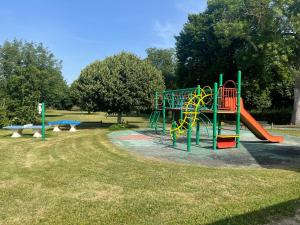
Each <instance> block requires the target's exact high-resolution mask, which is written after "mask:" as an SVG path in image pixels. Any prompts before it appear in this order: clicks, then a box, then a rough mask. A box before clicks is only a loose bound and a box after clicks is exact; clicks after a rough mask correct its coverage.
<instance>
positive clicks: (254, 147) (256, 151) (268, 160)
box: [136, 129, 300, 172]
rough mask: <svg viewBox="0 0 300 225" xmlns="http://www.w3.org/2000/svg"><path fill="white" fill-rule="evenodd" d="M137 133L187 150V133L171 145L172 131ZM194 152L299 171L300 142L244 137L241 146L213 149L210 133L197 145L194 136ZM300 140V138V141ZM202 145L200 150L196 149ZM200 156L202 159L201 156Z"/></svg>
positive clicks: (226, 162) (229, 162)
mask: <svg viewBox="0 0 300 225" xmlns="http://www.w3.org/2000/svg"><path fill="white" fill-rule="evenodd" d="M136 132H137V133H140V134H143V135H146V136H149V137H152V138H153V139H154V141H155V142H156V143H159V144H161V145H163V146H165V147H169V148H173V149H174V150H180V151H186V148H182V146H184V145H185V144H186V141H187V140H186V137H182V138H178V139H177V141H176V142H177V144H178V145H181V148H179V147H173V146H172V139H171V136H170V134H166V136H162V135H161V133H160V132H158V133H156V132H155V131H154V130H151V129H149V130H137V131H136ZM191 142H192V145H191V146H192V148H193V149H192V152H191V153H192V154H194V153H195V154H202V153H201V150H202V151H203V150H205V151H210V154H208V155H207V157H210V158H211V159H212V160H214V159H216V160H218V161H219V162H222V163H224V165H231V166H233V167H235V166H252V167H253V166H260V167H263V168H267V169H274V168H276V169H285V170H291V171H295V172H300V145H299V146H297V145H289V144H288V142H287V143H286V144H276V143H269V142H264V141H258V140H253V141H242V142H241V147H240V148H239V149H237V148H233V149H218V150H216V151H214V150H213V149H212V138H211V137H207V136H202V137H201V140H200V142H201V144H200V146H198V145H196V144H195V142H196V138H195V137H194V136H193V137H192V140H191ZM299 143H300V141H299ZM197 147H199V150H198V149H197ZM199 160H200V159H199Z"/></svg>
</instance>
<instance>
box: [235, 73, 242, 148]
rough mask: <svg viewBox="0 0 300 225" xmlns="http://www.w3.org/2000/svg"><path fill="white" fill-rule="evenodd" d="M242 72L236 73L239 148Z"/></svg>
mask: <svg viewBox="0 0 300 225" xmlns="http://www.w3.org/2000/svg"><path fill="white" fill-rule="evenodd" d="M241 82H242V71H240V70H239V71H238V77H237V87H238V89H237V107H236V135H237V138H236V147H237V148H238V147H240V129H241V89H242V83H241Z"/></svg>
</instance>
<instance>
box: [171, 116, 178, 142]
mask: <svg viewBox="0 0 300 225" xmlns="http://www.w3.org/2000/svg"><path fill="white" fill-rule="evenodd" d="M176 126H177V124H176V122H175V121H174V120H173V122H172V130H173V133H172V139H173V147H176V138H177V137H176V131H174V129H175V128H176Z"/></svg>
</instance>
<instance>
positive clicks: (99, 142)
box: [0, 111, 300, 225]
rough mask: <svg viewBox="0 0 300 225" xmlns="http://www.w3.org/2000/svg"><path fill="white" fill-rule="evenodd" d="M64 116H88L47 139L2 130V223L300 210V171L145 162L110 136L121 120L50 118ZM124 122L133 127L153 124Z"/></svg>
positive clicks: (177, 218) (265, 215) (248, 215)
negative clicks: (78, 126)
mask: <svg viewBox="0 0 300 225" xmlns="http://www.w3.org/2000/svg"><path fill="white" fill-rule="evenodd" d="M60 119H74V120H79V121H82V122H83V125H82V127H81V128H82V129H81V130H79V131H78V132H77V133H69V132H61V133H52V132H51V131H48V132H47V137H48V139H47V141H46V142H42V141H40V140H33V139H32V138H31V136H30V135H27V136H25V138H19V139H11V138H10V137H9V132H7V131H3V130H0V152H1V154H0V224H5V225H9V224H22V225H26V224H28V225H29V224H30V225H32V224H130V225H134V224H170V225H173V224H211V225H212V224H217V225H221V224H224V225H225V224H230V225H243V224H245V225H251V224H263V223H266V222H268V221H269V220H278V219H280V218H281V217H283V216H292V215H294V213H295V211H296V210H297V209H299V208H300V201H299V199H300V173H299V172H300V170H280V169H229V168H207V167H201V166H192V165H183V164H175V163H166V162H162V161H159V160H151V159H145V158H142V157H140V156H136V155H133V154H130V153H128V152H126V151H123V150H122V149H119V148H118V147H116V146H114V145H112V144H111V143H110V142H109V140H108V139H107V138H106V135H107V133H108V132H109V130H108V129H107V127H108V126H109V125H111V124H112V123H113V122H115V121H116V118H115V117H108V118H106V117H105V114H104V113H95V114H91V115H88V114H87V113H83V112H69V111H48V114H47V120H48V121H53V120H60ZM124 120H125V121H126V120H128V122H129V123H130V124H131V125H132V127H133V128H138V127H145V126H146V124H147V118H143V117H124ZM101 121H102V122H101ZM280 132H282V131H281V130H280Z"/></svg>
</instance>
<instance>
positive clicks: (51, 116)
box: [46, 114, 64, 118]
mask: <svg viewBox="0 0 300 225" xmlns="http://www.w3.org/2000/svg"><path fill="white" fill-rule="evenodd" d="M60 116H64V115H62V114H50V115H46V117H50V118H53V117H60Z"/></svg>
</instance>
